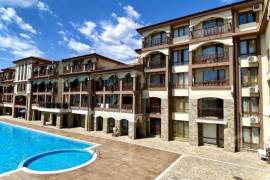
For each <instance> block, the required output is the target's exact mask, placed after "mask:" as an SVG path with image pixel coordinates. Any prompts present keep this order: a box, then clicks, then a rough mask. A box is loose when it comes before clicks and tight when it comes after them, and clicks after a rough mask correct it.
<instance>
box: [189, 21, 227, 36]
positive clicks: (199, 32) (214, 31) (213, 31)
mask: <svg viewBox="0 0 270 180" xmlns="http://www.w3.org/2000/svg"><path fill="white" fill-rule="evenodd" d="M231 31H232V27H231V24H230V23H227V24H224V25H221V26H215V27H211V28H207V29H195V30H193V31H191V38H192V39H196V38H202V37H208V36H213V35H218V34H224V33H228V32H231Z"/></svg>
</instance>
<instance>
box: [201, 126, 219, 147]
mask: <svg viewBox="0 0 270 180" xmlns="http://www.w3.org/2000/svg"><path fill="white" fill-rule="evenodd" d="M201 127H202V128H203V130H202V131H203V132H202V134H203V138H202V140H203V144H212V145H216V146H218V147H224V126H223V125H219V124H203V125H202V126H201Z"/></svg>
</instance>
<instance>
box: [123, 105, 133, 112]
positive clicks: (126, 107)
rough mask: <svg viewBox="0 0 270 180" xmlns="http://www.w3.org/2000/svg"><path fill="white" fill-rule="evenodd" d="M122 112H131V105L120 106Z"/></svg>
mask: <svg viewBox="0 0 270 180" xmlns="http://www.w3.org/2000/svg"><path fill="white" fill-rule="evenodd" d="M122 110H127V111H132V104H122Z"/></svg>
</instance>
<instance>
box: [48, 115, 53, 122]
mask: <svg viewBox="0 0 270 180" xmlns="http://www.w3.org/2000/svg"><path fill="white" fill-rule="evenodd" d="M49 122H50V124H52V122H53V113H50V117H49Z"/></svg>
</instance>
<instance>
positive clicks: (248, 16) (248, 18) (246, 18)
mask: <svg viewBox="0 0 270 180" xmlns="http://www.w3.org/2000/svg"><path fill="white" fill-rule="evenodd" d="M255 21H256V14H255V12H253V11H248V12H244V13H241V14H240V15H239V25H242V24H247V23H252V22H255Z"/></svg>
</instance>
